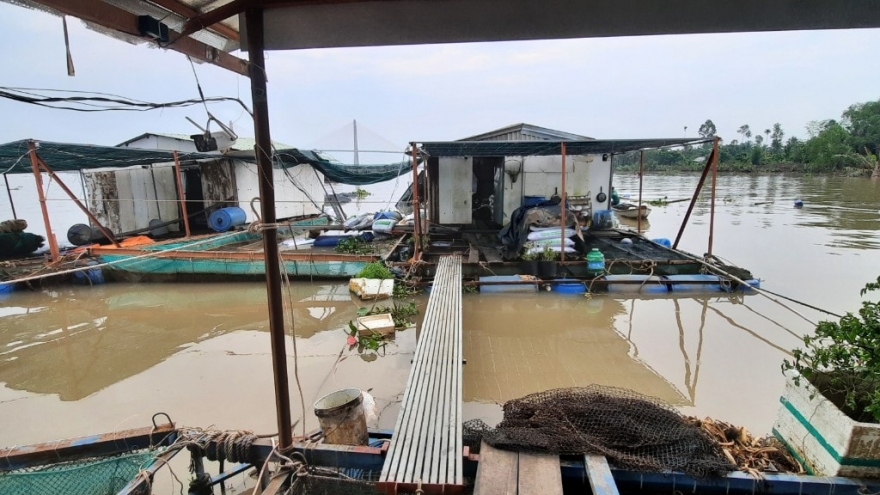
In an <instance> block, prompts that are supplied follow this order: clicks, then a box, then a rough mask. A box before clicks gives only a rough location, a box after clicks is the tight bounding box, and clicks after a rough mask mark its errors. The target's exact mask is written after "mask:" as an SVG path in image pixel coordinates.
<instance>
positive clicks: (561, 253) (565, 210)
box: [559, 141, 568, 262]
mask: <svg viewBox="0 0 880 495" xmlns="http://www.w3.org/2000/svg"><path fill="white" fill-rule="evenodd" d="M565 175H566V174H565V141H563V142H562V202H561V203H559V214H560V215H561V216H562V219H561V221H562V228H561V229H559V237H560V241H559V261H562V262H565V223H566V222H567V221H568V208H567V207H566V205H565Z"/></svg>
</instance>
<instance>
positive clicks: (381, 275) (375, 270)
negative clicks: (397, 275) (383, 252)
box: [355, 261, 394, 279]
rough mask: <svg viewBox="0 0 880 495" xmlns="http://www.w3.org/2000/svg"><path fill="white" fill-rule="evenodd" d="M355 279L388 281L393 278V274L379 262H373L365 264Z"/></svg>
mask: <svg viewBox="0 0 880 495" xmlns="http://www.w3.org/2000/svg"><path fill="white" fill-rule="evenodd" d="M355 278H378V279H390V278H394V274H393V273H391V270H389V269H388V268H387V267H386V266H385V264H384V263H382V262H381V261H374V262H372V263H367V264H366V265H364V268H363V269H362V270H361V271H360V272H359V273H358V274H357V277H355Z"/></svg>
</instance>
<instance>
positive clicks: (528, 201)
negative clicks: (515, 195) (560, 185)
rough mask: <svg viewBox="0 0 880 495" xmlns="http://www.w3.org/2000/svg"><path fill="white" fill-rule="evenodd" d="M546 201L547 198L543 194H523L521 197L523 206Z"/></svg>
mask: <svg viewBox="0 0 880 495" xmlns="http://www.w3.org/2000/svg"><path fill="white" fill-rule="evenodd" d="M544 201H547V198H545V197H544V196H524V197H523V202H522V205H523V206H534V205H536V204H538V203H541V202H544Z"/></svg>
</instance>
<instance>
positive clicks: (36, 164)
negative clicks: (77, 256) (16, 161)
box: [28, 141, 59, 261]
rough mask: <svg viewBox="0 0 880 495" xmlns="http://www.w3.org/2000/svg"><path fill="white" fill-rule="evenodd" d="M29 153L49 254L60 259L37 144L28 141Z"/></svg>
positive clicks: (53, 259) (54, 259)
mask: <svg viewBox="0 0 880 495" xmlns="http://www.w3.org/2000/svg"><path fill="white" fill-rule="evenodd" d="M28 155H30V158H31V170H33V172H34V181H35V182H36V184H37V195H38V197H39V199H40V211H41V212H42V213H43V225H44V226H45V227H46V242H48V243H49V255H50V256H51V257H52V261H58V256H59V254H58V241H57V240H55V234H53V233H52V222H50V221H49V210H48V208H47V207H46V193H45V192H44V191H43V174H42V173H41V172H40V160H39V158H37V145H36V143H34V142H33V141H28Z"/></svg>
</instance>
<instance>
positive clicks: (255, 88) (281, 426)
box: [245, 8, 305, 450]
mask: <svg viewBox="0 0 880 495" xmlns="http://www.w3.org/2000/svg"><path fill="white" fill-rule="evenodd" d="M245 20H246V23H247V42H248V58H249V59H250V63H249V64H248V72H249V73H250V78H251V100H252V102H253V109H254V136H255V138H256V142H257V144H256V148H255V153H256V156H257V169H258V170H257V173H258V175H259V179H260V210H261V213H262V220H263V223H264V224H265V225H270V226H271V225H272V224H274V223H275V220H276V218H275V188H274V184H273V178H272V157H271V156H270V155H269V154H270V153H271V150H272V139H271V136H270V134H269V100H268V94H267V91H266V59H265V56H264V53H263V46H264V44H263V41H264V40H263V9H261V8H248V9H247V10H246V11H245ZM263 255H264V256H265V265H266V291H267V292H268V295H269V333H270V335H271V339H272V366H273V369H274V372H275V409H276V411H277V415H278V448H279V449H281V450H284V449H286V448H287V447H290V445H291V444H292V443H293V427H292V426H291V421H290V390H289V385H288V378H287V353H286V351H285V348H284V347H285V343H284V306H283V302H282V299H281V267H280V265H279V261H278V232H277V231H276V230H275V229H274V228H268V229H265V230H263ZM303 421H305V418H303Z"/></svg>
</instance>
